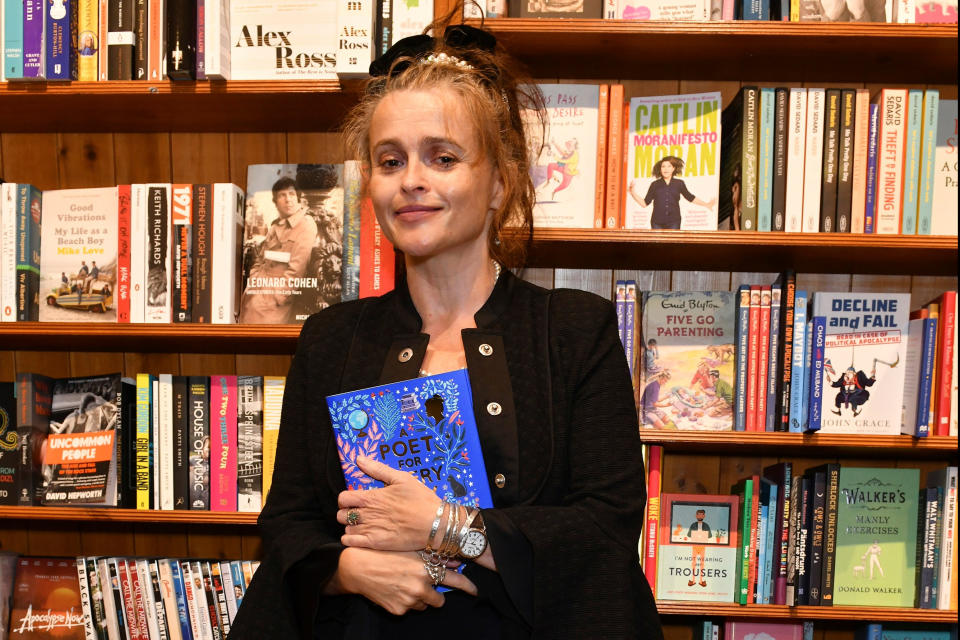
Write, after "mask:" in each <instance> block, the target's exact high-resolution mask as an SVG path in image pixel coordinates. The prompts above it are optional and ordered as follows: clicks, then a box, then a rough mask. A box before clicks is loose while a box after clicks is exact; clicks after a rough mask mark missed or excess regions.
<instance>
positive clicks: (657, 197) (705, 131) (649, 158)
mask: <svg viewBox="0 0 960 640" xmlns="http://www.w3.org/2000/svg"><path fill="white" fill-rule="evenodd" d="M722 105H723V102H722V99H721V96H720V93H719V92H717V91H713V92H710V93H696V94H688V95H678V96H652V97H646V98H631V99H630V121H629V123H628V126H627V140H626V144H625V145H624V149H625V153H626V154H627V159H626V163H627V175H626V180H625V183H626V185H627V192H626V193H625V194H624V196H623V198H624V204H623V207H624V209H623V210H624V218H623V220H624V228H626V229H698V230H706V231H716V230H717V198H718V194H719V192H720V111H721V107H722Z"/></svg>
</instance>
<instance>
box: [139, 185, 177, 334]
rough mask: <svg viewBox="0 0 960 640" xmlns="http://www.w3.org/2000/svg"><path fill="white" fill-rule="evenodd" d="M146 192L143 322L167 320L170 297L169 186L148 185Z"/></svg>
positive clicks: (169, 311)
mask: <svg viewBox="0 0 960 640" xmlns="http://www.w3.org/2000/svg"><path fill="white" fill-rule="evenodd" d="M146 192H147V237H148V238H149V243H150V244H149V248H148V251H147V259H146V273H145V280H144V281H145V285H146V291H145V296H144V321H145V322H148V323H160V324H166V323H169V322H170V320H171V318H170V316H171V310H172V308H173V305H172V300H171V299H170V298H171V296H170V273H171V269H170V266H171V264H170V262H171V261H170V235H171V225H170V185H169V184H149V185H147V187H146Z"/></svg>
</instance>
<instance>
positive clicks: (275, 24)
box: [230, 0, 338, 80]
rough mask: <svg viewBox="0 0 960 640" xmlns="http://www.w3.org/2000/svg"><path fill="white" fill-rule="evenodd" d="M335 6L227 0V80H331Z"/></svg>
mask: <svg viewBox="0 0 960 640" xmlns="http://www.w3.org/2000/svg"><path fill="white" fill-rule="evenodd" d="M337 5H338V2H333V1H331V0H324V1H323V2H315V1H313V0H232V2H230V42H231V48H232V51H231V52H230V78H231V79H232V80H336V78H337V75H336V71H337Z"/></svg>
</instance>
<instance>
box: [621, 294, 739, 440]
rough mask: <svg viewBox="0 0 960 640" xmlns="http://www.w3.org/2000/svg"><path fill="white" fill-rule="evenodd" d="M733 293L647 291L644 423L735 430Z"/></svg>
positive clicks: (643, 345)
mask: <svg viewBox="0 0 960 640" xmlns="http://www.w3.org/2000/svg"><path fill="white" fill-rule="evenodd" d="M734 296H735V293H734V292H730V291H700V292H692V291H691V292H686V291H683V292H681V291H645V292H643V310H642V316H641V333H640V335H641V343H640V344H639V345H637V349H640V350H642V351H641V353H640V354H639V356H640V358H641V381H640V388H641V389H642V392H641V395H640V411H641V423H642V425H643V426H644V427H647V428H655V429H681V430H692V431H728V430H731V429H733V398H734V387H735V383H734V354H735V352H734V315H735V313H736V304H735V302H734Z"/></svg>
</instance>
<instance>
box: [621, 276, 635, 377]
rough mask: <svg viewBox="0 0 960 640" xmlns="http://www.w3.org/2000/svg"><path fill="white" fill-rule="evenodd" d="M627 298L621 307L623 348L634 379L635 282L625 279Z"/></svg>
mask: <svg viewBox="0 0 960 640" xmlns="http://www.w3.org/2000/svg"><path fill="white" fill-rule="evenodd" d="M626 292H627V298H626V300H625V302H624V308H623V350H624V353H626V355H627V366H628V367H629V369H630V377H631V378H632V379H633V380H636V379H637V377H636V371H635V369H636V366H637V354H636V353H635V350H636V348H637V283H636V281H634V280H627V286H626Z"/></svg>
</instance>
